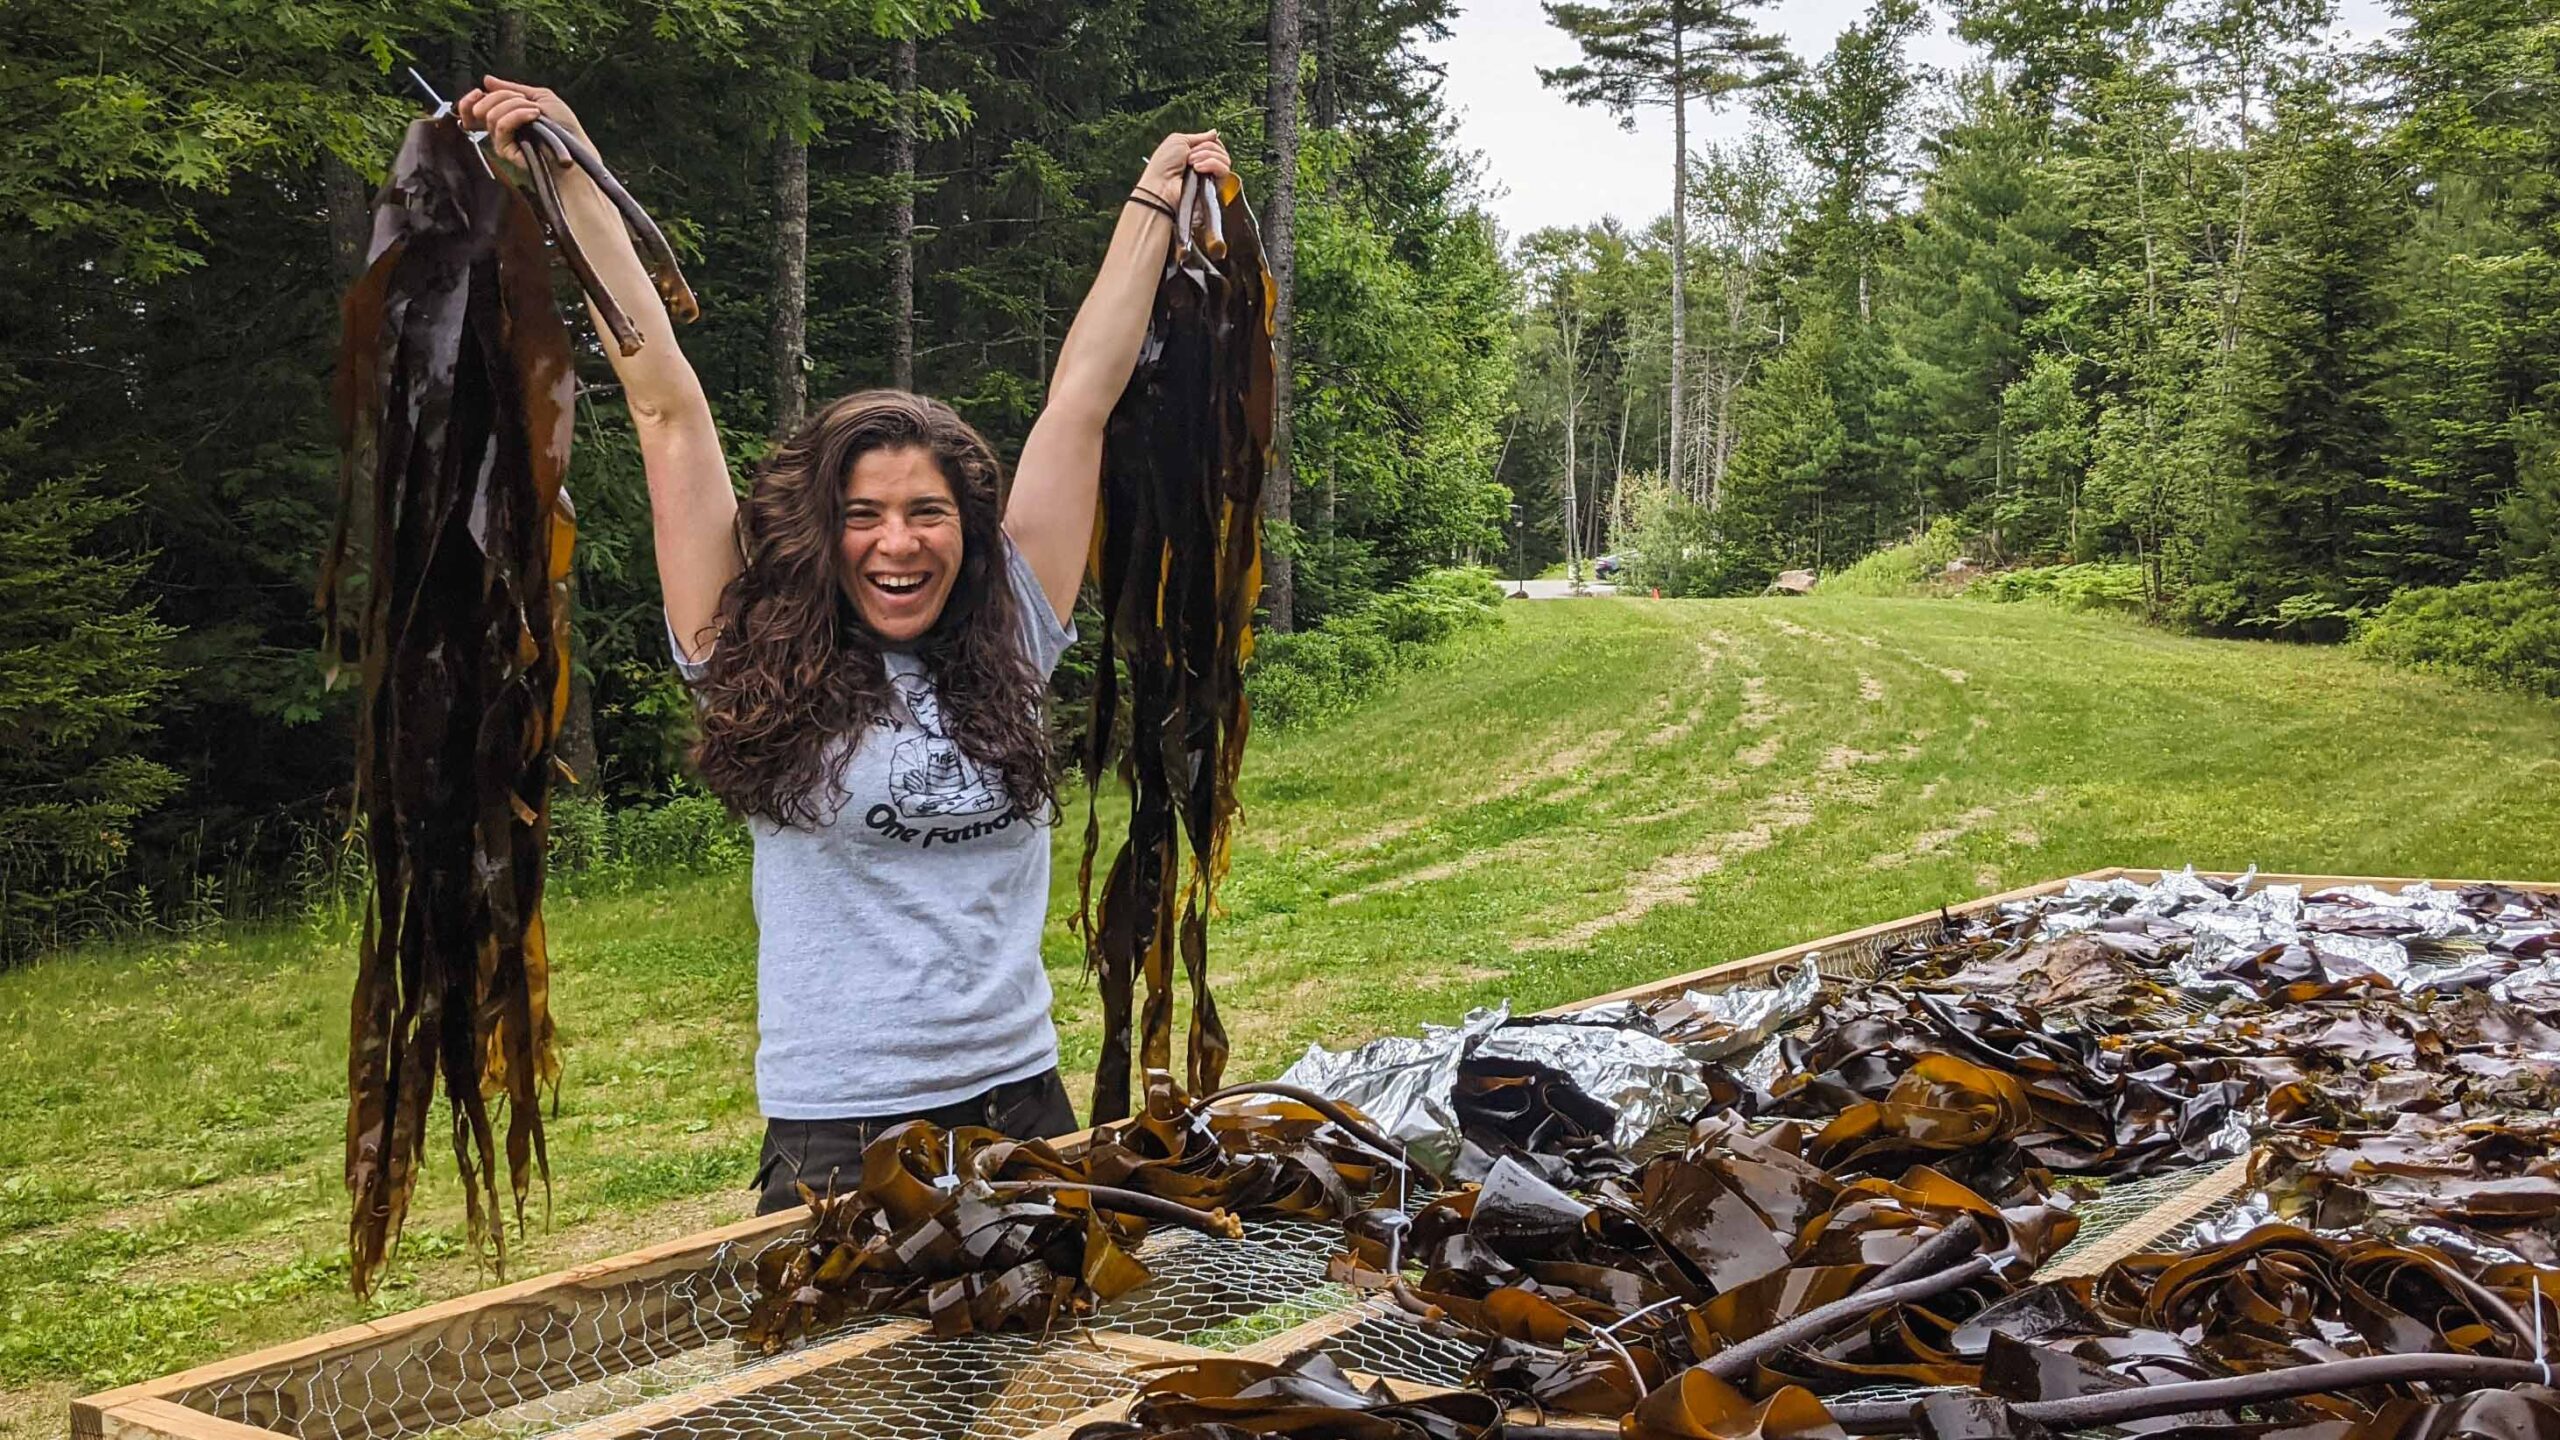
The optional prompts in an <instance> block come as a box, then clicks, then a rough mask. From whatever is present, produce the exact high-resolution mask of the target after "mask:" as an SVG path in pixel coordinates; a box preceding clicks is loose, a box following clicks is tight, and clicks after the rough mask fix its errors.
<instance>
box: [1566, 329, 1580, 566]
mask: <svg viewBox="0 0 2560 1440" xmlns="http://www.w3.org/2000/svg"><path fill="white" fill-rule="evenodd" d="M1574 378H1575V377H1574V374H1573V371H1572V369H1571V368H1570V363H1569V362H1568V368H1567V369H1566V371H1565V385H1566V387H1567V389H1566V395H1565V403H1564V573H1565V578H1566V579H1567V580H1568V581H1570V582H1571V588H1573V589H1575V590H1579V589H1581V588H1582V522H1581V515H1580V512H1579V509H1578V507H1577V506H1576V504H1575V500H1576V492H1577V491H1578V490H1579V489H1580V481H1579V480H1578V478H1577V477H1576V475H1575V465H1574V462H1575V461H1576V460H1577V459H1579V458H1580V453H1581V452H1580V450H1579V449H1578V448H1577V446H1576V445H1575V442H1574V424H1575V422H1576V421H1577V420H1579V419H1580V418H1581V415H1582V397H1581V396H1580V395H1578V394H1575V393H1574V392H1573V388H1572V387H1573V385H1574Z"/></svg>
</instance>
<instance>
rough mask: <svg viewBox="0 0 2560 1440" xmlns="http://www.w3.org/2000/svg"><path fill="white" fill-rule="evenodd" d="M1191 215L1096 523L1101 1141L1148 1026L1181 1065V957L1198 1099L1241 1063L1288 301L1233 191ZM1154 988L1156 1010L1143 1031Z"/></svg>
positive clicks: (1156, 1047)
mask: <svg viewBox="0 0 2560 1440" xmlns="http://www.w3.org/2000/svg"><path fill="white" fill-rule="evenodd" d="M1175 211H1176V221H1175V235H1174V241H1173V245H1172V248H1171V251H1170V254H1169V257H1168V259H1167V261H1166V264H1165V269H1164V274H1163V277H1162V279H1161V280H1160V281H1159V282H1158V284H1157V287H1156V297H1155V308H1154V311H1153V314H1152V315H1151V317H1150V319H1149V321H1148V325H1147V336H1146V340H1145V343H1144V347H1143V349H1142V350H1141V352H1140V355H1139V359H1138V365H1137V369H1136V372H1135V374H1134V375H1133V376H1132V377H1131V379H1130V382H1129V387H1128V389H1127V390H1126V391H1125V392H1124V393H1123V395H1122V397H1121V400H1120V403H1119V405H1118V407H1117V408H1115V409H1114V410H1113V411H1112V414H1111V419H1110V423H1109V426H1108V428H1107V430H1106V431H1105V438H1104V444H1103V464H1102V494H1101V506H1100V513H1099V515H1098V516H1097V517H1096V521H1095V532H1096V537H1097V540H1096V544H1095V546H1094V556H1093V577H1094V579H1095V581H1096V582H1097V585H1098V587H1099V590H1100V605H1101V610H1102V623H1103V630H1104V634H1105V636H1106V637H1107V640H1108V644H1109V648H1110V654H1109V656H1108V657H1107V658H1106V659H1105V662H1104V663H1103V664H1102V665H1100V666H1099V667H1097V669H1096V672H1095V676H1094V690H1093V708H1092V713H1091V715H1090V717H1089V719H1088V723H1087V726H1086V733H1085V744H1084V753H1083V756H1082V760H1083V767H1084V774H1085V783H1086V787H1087V790H1088V792H1089V793H1091V794H1092V796H1093V798H1094V799H1095V801H1096V802H1097V803H1096V804H1095V806H1094V808H1093V814H1092V816H1091V817H1090V818H1089V819H1088V821H1087V824H1086V828H1085V847H1084V858H1083V862H1082V864H1081V866H1080V868H1079V884H1080V887H1081V892H1082V895H1083V903H1082V905H1081V907H1080V909H1079V917H1080V922H1081V925H1082V928H1083V930H1084V933H1085V941H1086V954H1087V958H1088V961H1089V963H1090V965H1091V967H1092V969H1093V971H1094V973H1095V974H1096V976H1097V977H1098V979H1099V984H1100V987H1101V991H1102V1029H1103V1037H1102V1056H1101V1060H1100V1063H1099V1064H1098V1066H1097V1067H1096V1071H1095V1076H1094V1100H1093V1118H1094V1120H1095V1121H1096V1123H1100V1122H1103V1121H1108V1120H1116V1119H1118V1118H1120V1117H1122V1116H1124V1115H1126V1114H1128V1113H1129V1079H1130V1073H1131V1063H1132V1053H1133V1051H1132V1022H1133V1018H1134V1021H1135V1050H1134V1054H1135V1058H1136V1063H1137V1064H1138V1065H1139V1066H1140V1067H1142V1068H1143V1069H1145V1070H1150V1071H1152V1070H1163V1069H1170V1068H1171V1066H1172V1063H1173V1053H1172V1052H1173V965H1174V960H1175V956H1176V955H1177V954H1179V956H1180V959H1181V964H1182V969H1183V973H1184V975H1185V977H1186V978H1187V980H1188V982H1189V984H1190V991H1191V997H1190V998H1191V1025H1190V1034H1189V1039H1188V1045H1187V1047H1186V1052H1185V1057H1184V1061H1185V1068H1184V1073H1185V1075H1186V1077H1187V1079H1188V1080H1189V1083H1190V1088H1191V1089H1192V1090H1193V1091H1194V1092H1195V1093H1206V1092H1208V1091H1211V1090H1214V1089H1216V1088H1217V1086H1218V1081H1219V1079H1220V1077H1221V1076H1222V1074H1223V1073H1224V1071H1225V1069H1226V1059H1227V1036H1226V1029H1225V1027H1224V1026H1223V1025H1222V1024H1220V1022H1219V1019H1218V1007H1217V1004H1216V1001H1215V1000H1214V999H1213V998H1212V997H1211V994H1210V990H1209V953H1208V952H1209V936H1208V924H1209V912H1210V909H1211V906H1212V903H1213V899H1214V891H1215V888H1216V886H1217V883H1218V880H1219V878H1220V877H1221V876H1222V875H1223V874H1224V872H1225V869H1226V859H1227V832H1228V826H1229V823H1230V821H1231V820H1232V819H1233V817H1234V814H1235V783H1236V773H1237V770H1238V767H1239V766H1240V765H1241V764H1242V763H1243V759H1244V745H1245V734H1246V730H1247V728H1248V715H1247V707H1246V702H1245V694H1244V681H1243V671H1244V664H1245V661H1246V659H1247V658H1248V657H1249V656H1250V655H1251V653H1252V650H1253V607H1254V605H1255V603H1256V601H1257V600H1258V599H1259V597H1260V593H1261V589H1262V537H1261V527H1260V525H1259V523H1258V518H1259V514H1260V509H1261V500H1262V483H1263V476H1264V472H1265V469H1266V467H1267V465H1268V463H1269V456H1270V449H1271V403H1272V400H1271V397H1272V374H1271V366H1272V350H1271V304H1272V289H1271V276H1270V272H1269V271H1268V270H1267V269H1266V268H1265V266H1264V263H1263V252H1262V242H1261V239H1260V236H1259V235H1258V234H1257V233H1256V231H1255V229H1254V223H1253V212H1252V210H1251V209H1250V208H1249V207H1248V206H1247V205H1246V204H1245V201H1244V193H1243V189H1242V187H1241V186H1240V185H1239V184H1238V183H1237V181H1236V180H1235V177H1233V176H1226V177H1223V178H1221V179H1220V180H1218V181H1215V182H1211V181H1208V180H1205V179H1203V178H1202V177H1201V176H1199V175H1197V174H1193V175H1191V176H1189V177H1188V178H1187V179H1186V180H1185V182H1184V187H1183V193H1182V199H1181V202H1180V203H1179V204H1178V205H1177V206H1176V207H1175ZM1115 772H1116V773H1117V774H1118V776H1119V777H1120V779H1121V781H1122V783H1123V784H1124V785H1125V786H1126V787H1127V789H1128V793H1129V801H1130V811H1129V828H1128V834H1127V837H1126V838H1125V840H1124V841H1123V842H1122V844H1121V846H1120V850H1119V853H1118V854H1117V855H1116V856H1115V857H1114V858H1113V860H1112V862H1111V865H1110V869H1109V871H1108V873H1107V875H1106V877H1105V878H1104V880H1103V884H1102V897H1101V902H1100V905H1099V908H1098V909H1097V907H1096V905H1095V902H1094V895H1093V874H1094V858H1095V855H1096V853H1097V851H1098V850H1099V849H1100V844H1101V828H1100V824H1101V822H1100V805H1099V803H1098V802H1099V799H1100V794H1099V792H1100V789H1101V786H1102V783H1103V779H1104V777H1105V776H1106V775H1109V774H1112V773H1115ZM1186 853H1187V855H1188V858H1189V867H1188V870H1187V872H1186V870H1185V867H1184V863H1183V862H1184V857H1185V855H1186ZM1141 984H1143V986H1144V994H1145V1002H1144V1007H1143V1010H1140V1011H1138V1013H1136V1014H1135V1015H1134V1017H1133V1014H1132V1012H1133V1009H1134V1008H1135V1007H1136V1001H1137V994H1138V990H1139V987H1140V985H1141Z"/></svg>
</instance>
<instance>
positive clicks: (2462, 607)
mask: <svg viewBox="0 0 2560 1440" xmlns="http://www.w3.org/2000/svg"><path fill="white" fill-rule="evenodd" d="M2355 648H2356V650H2357V651H2358V652H2359V653H2361V654H2364V655H2368V656H2371V657H2373V658H2374V659H2377V660H2384V661H2388V662H2390V663H2392V664H2395V665H2406V666H2409V667H2411V668H2413V669H2419V670H2433V671H2438V672H2441V673H2444V674H2450V675H2455V676H2459V677H2461V678H2463V679H2466V680H2470V681H2472V682H2474V683H2476V684H2482V685H2493V686H2502V687H2506V688H2511V689H2517V690H2523V691H2526V692H2528V693H2530V694H2535V695H2545V696H2550V697H2552V698H2554V699H2560V587H2555V586H2553V585H2552V584H2550V583H2549V582H2547V581H2543V580H2539V579H2518V580H2482V581H2475V582H2473V583H2471V584H2468V585H2453V586H2447V587H2444V588H2441V589H2421V590H2403V591H2401V592H2400V593H2399V594H2397V595H2394V596H2392V597H2391V599H2390V601H2389V602H2388V603H2386V604H2385V605H2384V606H2383V607H2382V608H2381V609H2380V610H2379V611H2377V612H2375V613H2374V614H2373V615H2372V616H2371V617H2369V618H2367V619H2366V620H2365V621H2364V622H2363V623H2362V624H2360V625H2359V626H2357V627H2356V633H2355Z"/></svg>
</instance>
